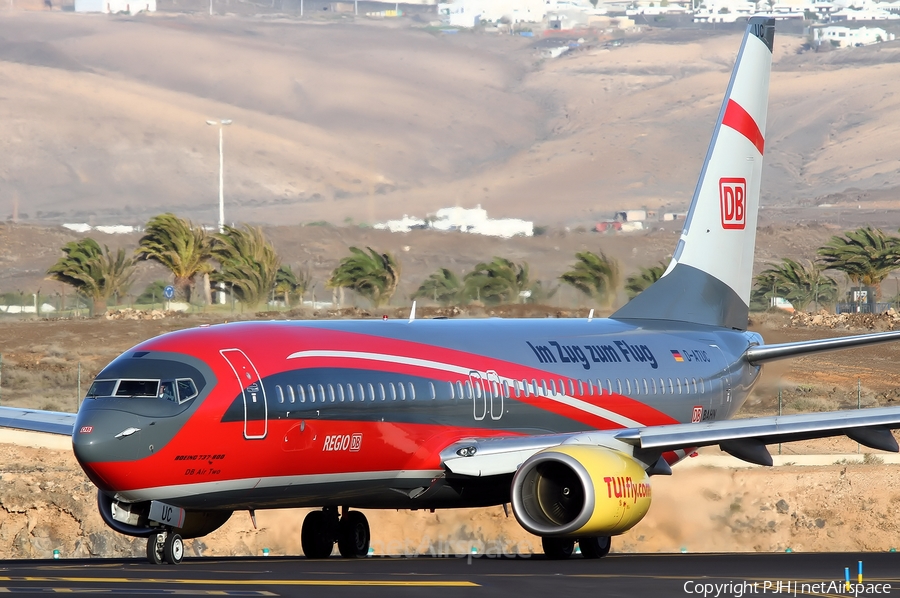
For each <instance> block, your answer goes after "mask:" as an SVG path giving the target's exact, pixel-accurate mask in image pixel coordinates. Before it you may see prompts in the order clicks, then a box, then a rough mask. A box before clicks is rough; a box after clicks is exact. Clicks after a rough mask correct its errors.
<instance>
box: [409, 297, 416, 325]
mask: <svg viewBox="0 0 900 598" xmlns="http://www.w3.org/2000/svg"><path fill="white" fill-rule="evenodd" d="M415 319H416V302H415V301H413V304H412V308H411V309H410V310H409V322H410V324H411V323H412V322H413V320H415Z"/></svg>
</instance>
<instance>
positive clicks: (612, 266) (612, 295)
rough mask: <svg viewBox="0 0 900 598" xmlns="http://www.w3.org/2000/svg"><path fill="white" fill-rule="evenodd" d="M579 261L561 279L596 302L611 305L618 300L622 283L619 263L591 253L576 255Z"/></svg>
mask: <svg viewBox="0 0 900 598" xmlns="http://www.w3.org/2000/svg"><path fill="white" fill-rule="evenodd" d="M575 258H576V259H577V261H576V262H575V264H573V265H572V269H571V270H569V271H568V272H565V273H563V275H562V276H560V277H559V279H560V280H562V281H563V282H564V283H566V284H569V285H572V286H573V287H575V288H576V289H578V290H579V291H581V292H582V293H584V294H585V295H587V296H588V297H590V298H591V299H592V300H594V301H598V302H600V303H601V304H606V305H610V304H612V303H613V302H614V301H615V299H616V289H617V288H618V287H619V282H620V281H621V274H620V272H619V262H617V261H616V260H615V259H613V258H610V257H607V256H606V254H605V253H603V252H600V253H599V254H597V253H593V252H591V251H582V252H579V253H576V254H575Z"/></svg>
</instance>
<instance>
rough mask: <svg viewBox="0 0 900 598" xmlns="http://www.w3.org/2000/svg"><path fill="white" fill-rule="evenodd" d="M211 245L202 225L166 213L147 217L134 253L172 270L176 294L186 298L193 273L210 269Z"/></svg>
mask: <svg viewBox="0 0 900 598" xmlns="http://www.w3.org/2000/svg"><path fill="white" fill-rule="evenodd" d="M211 247H212V239H211V238H210V237H209V235H207V234H206V232H205V231H204V230H203V229H202V228H200V227H196V226H194V225H193V224H191V222H190V221H188V220H184V219H183V218H179V217H178V216H176V215H175V214H171V213H166V214H160V215H158V216H154V217H153V218H151V219H150V221H149V222H148V223H147V227H146V228H145V229H144V236H143V237H141V240H140V242H139V246H138V248H137V249H136V250H135V254H136V255H137V258H138V259H140V260H153V261H155V262H158V263H159V264H162V265H163V266H165V267H166V268H168V269H169V270H171V272H172V274H173V275H174V276H175V283H174V287H175V297H176V298H177V299H179V300H183V301H188V302H189V301H190V300H191V287H192V286H193V283H194V277H195V276H196V275H197V274H202V273H208V272H210V271H211V270H212V268H211V266H210V265H209V259H210V258H211V257H212V253H211Z"/></svg>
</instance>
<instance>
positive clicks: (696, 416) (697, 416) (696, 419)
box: [691, 405, 703, 424]
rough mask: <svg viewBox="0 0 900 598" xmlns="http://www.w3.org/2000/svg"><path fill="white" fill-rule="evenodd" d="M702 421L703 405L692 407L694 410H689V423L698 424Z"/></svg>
mask: <svg viewBox="0 0 900 598" xmlns="http://www.w3.org/2000/svg"><path fill="white" fill-rule="evenodd" d="M702 421H703V407H702V406H700V405H697V406H695V407H694V410H693V411H692V412H691V423H692V424H699V423H700V422H702Z"/></svg>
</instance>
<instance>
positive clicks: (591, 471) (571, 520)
mask: <svg viewBox="0 0 900 598" xmlns="http://www.w3.org/2000/svg"><path fill="white" fill-rule="evenodd" d="M650 495H651V492H650V478H649V476H648V475H647V472H646V471H644V468H643V467H641V465H640V464H639V463H638V462H637V461H635V460H634V459H632V458H631V457H629V456H628V455H625V454H624V453H620V452H619V451H615V450H612V449H608V448H604V447H599V446H584V445H560V446H556V447H553V448H549V449H546V450H543V451H541V452H539V453H537V454H535V455H533V456H532V457H531V458H530V459H528V460H527V461H525V463H523V464H522V466H521V467H520V468H519V470H518V471H517V472H516V475H515V476H514V477H513V482H512V508H513V513H514V514H515V516H516V519H517V520H518V521H519V524H520V525H521V526H522V527H524V528H525V529H526V530H528V531H529V532H531V533H532V534H535V535H537V536H573V537H579V536H614V535H616V534H621V533H623V532H625V531H627V530H629V529H631V528H632V527H634V525H635V524H637V522H638V521H640V520H641V519H643V518H644V515H646V514H647V510H648V509H649V508H650Z"/></svg>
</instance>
